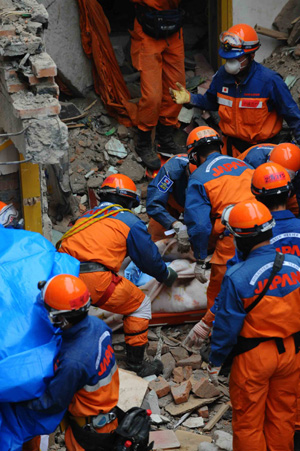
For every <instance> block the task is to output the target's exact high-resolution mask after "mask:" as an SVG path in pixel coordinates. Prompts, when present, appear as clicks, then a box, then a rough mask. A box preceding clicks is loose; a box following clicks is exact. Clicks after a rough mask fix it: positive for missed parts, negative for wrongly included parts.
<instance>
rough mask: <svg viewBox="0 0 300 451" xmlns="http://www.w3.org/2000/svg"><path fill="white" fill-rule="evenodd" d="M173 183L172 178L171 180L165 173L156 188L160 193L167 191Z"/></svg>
mask: <svg viewBox="0 0 300 451" xmlns="http://www.w3.org/2000/svg"><path fill="white" fill-rule="evenodd" d="M173 183H174V182H173V180H171V179H170V178H169V177H168V176H167V175H164V176H163V178H162V179H161V180H160V181H159V182H158V184H157V189H158V190H159V191H160V192H162V193H166V192H167V191H169V189H170V188H171V186H172V185H173Z"/></svg>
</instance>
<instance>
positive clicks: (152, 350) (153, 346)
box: [147, 341, 169, 357]
mask: <svg viewBox="0 0 300 451" xmlns="http://www.w3.org/2000/svg"><path fill="white" fill-rule="evenodd" d="M157 345H158V341H149V345H148V347H147V354H148V355H151V356H153V357H154V356H155V355H156V352H157ZM168 351H169V347H168V346H167V345H166V344H164V343H163V345H162V348H161V353H162V354H165V353H166V352H168Z"/></svg>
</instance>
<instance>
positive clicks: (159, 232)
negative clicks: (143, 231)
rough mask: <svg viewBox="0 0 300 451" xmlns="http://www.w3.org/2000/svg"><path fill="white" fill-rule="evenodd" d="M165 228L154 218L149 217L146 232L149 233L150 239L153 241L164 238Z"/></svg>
mask: <svg viewBox="0 0 300 451" xmlns="http://www.w3.org/2000/svg"><path fill="white" fill-rule="evenodd" d="M166 230H167V229H165V228H164V226H162V225H161V224H160V223H159V222H157V221H155V219H153V218H150V220H149V224H148V232H149V233H150V235H151V239H152V241H154V243H155V242H156V241H159V240H163V239H165V238H166V235H165V231H166Z"/></svg>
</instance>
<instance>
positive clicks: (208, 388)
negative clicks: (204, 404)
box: [193, 377, 221, 398]
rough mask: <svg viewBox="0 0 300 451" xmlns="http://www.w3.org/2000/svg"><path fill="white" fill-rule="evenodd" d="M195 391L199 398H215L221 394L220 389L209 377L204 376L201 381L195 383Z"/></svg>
mask: <svg viewBox="0 0 300 451" xmlns="http://www.w3.org/2000/svg"><path fill="white" fill-rule="evenodd" d="M193 392H194V394H195V395H196V396H198V397H199V398H214V397H215V396H219V395H220V393H221V392H220V390H219V389H218V388H217V387H215V386H214V385H213V384H212V383H211V382H209V381H208V379H205V377H202V378H201V379H200V381H198V382H196V383H195V384H194V385H193Z"/></svg>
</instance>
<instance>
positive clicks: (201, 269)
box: [194, 260, 208, 283]
mask: <svg viewBox="0 0 300 451" xmlns="http://www.w3.org/2000/svg"><path fill="white" fill-rule="evenodd" d="M206 269H208V268H207V265H206V261H205V260H197V263H196V266H195V271H194V274H195V277H196V279H197V280H199V282H201V283H205V282H207V281H208V278H207V277H206V275H205V271H206Z"/></svg>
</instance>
